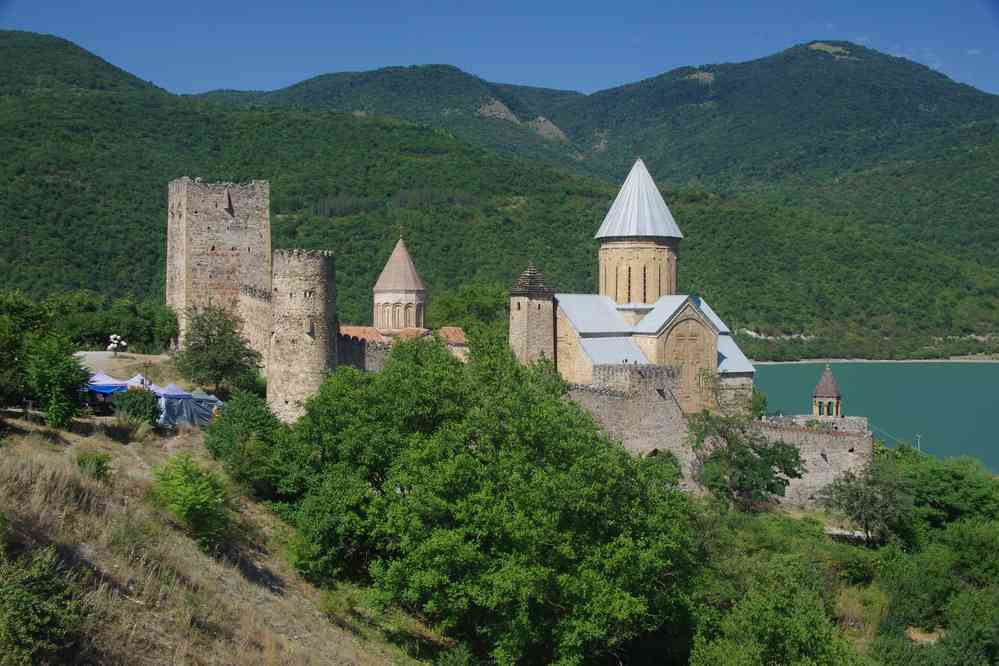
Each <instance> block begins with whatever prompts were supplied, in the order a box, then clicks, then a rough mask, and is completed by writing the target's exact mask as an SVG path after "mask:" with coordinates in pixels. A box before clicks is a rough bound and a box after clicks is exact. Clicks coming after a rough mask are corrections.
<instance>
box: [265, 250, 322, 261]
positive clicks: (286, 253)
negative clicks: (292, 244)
mask: <svg viewBox="0 0 999 666" xmlns="http://www.w3.org/2000/svg"><path fill="white" fill-rule="evenodd" d="M333 256H334V253H333V250H311V249H306V248H292V249H285V250H274V259H278V258H279V257H280V258H281V259H284V260H302V259H322V258H332V257H333Z"/></svg>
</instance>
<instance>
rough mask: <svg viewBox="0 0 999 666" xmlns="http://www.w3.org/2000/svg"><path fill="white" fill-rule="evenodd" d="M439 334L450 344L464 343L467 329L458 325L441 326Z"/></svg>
mask: <svg viewBox="0 0 999 666" xmlns="http://www.w3.org/2000/svg"><path fill="white" fill-rule="evenodd" d="M437 335H439V336H440V337H441V338H443V340H444V342H446V343H447V344H449V345H464V344H467V343H466V342H465V329H463V328H460V327H458V326H441V327H440V328H439V329H438V330H437Z"/></svg>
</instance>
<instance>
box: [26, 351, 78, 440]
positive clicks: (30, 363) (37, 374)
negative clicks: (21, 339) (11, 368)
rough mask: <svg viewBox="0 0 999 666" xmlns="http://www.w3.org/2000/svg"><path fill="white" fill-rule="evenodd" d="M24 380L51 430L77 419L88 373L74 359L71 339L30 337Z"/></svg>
mask: <svg viewBox="0 0 999 666" xmlns="http://www.w3.org/2000/svg"><path fill="white" fill-rule="evenodd" d="M25 350H26V352H25V379H26V382H27V385H28V388H29V389H30V390H31V393H32V395H33V396H34V397H35V398H37V399H38V401H39V402H40V403H41V407H42V410H43V411H44V412H45V420H46V422H47V423H48V424H49V425H50V426H52V427H65V426H67V425H69V423H70V421H72V420H73V417H74V416H76V414H77V411H78V410H79V405H80V389H81V388H82V387H83V386H84V385H85V384H86V383H87V378H88V376H89V374H88V373H87V371H86V370H84V369H83V367H82V366H81V365H80V362H79V361H78V360H77V359H76V357H75V356H73V352H74V351H76V349H75V347H74V346H73V343H72V342H70V340H69V338H65V337H62V336H59V335H53V334H32V335H29V336H28V338H27V341H26V344H25Z"/></svg>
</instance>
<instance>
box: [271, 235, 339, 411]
mask: <svg viewBox="0 0 999 666" xmlns="http://www.w3.org/2000/svg"><path fill="white" fill-rule="evenodd" d="M273 265H274V269H273V270H274V272H273V278H272V279H273V287H272V290H271V307H272V311H271V313H272V314H271V316H272V328H271V338H270V353H269V355H268V362H267V403H268V404H269V405H270V407H271V410H272V411H273V412H274V413H275V414H276V415H277V416H278V418H280V419H281V420H283V421H294V420H295V419H297V418H298V417H299V416H301V415H302V414H303V413H304V411H305V409H304V405H305V401H306V400H307V399H308V398H309V397H311V396H312V395H313V394H314V393H315V392H316V391H317V390H318V389H319V386H320V385H321V384H322V383H323V380H325V379H326V375H327V374H328V373H329V372H331V371H332V370H333V369H334V368H335V367H336V339H337V319H336V273H335V269H334V263H333V253H332V252H326V251H320V250H278V251H276V252H275V253H274V258H273Z"/></svg>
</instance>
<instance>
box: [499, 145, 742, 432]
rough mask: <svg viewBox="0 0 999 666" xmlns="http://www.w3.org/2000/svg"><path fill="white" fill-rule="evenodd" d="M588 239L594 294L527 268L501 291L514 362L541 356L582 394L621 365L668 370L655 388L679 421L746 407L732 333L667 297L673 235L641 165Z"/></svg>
mask: <svg viewBox="0 0 999 666" xmlns="http://www.w3.org/2000/svg"><path fill="white" fill-rule="evenodd" d="M596 238H597V239H598V240H599V242H600V249H599V251H598V256H597V262H598V280H599V289H598V291H599V293H597V294H569V293H557V292H554V291H553V290H551V289H550V288H549V287H548V286H546V284H545V281H544V278H543V276H542V274H541V272H540V271H539V270H538V269H537V268H536V267H535V266H534V265H533V264H532V265H530V266H528V268H527V270H525V271H524V273H523V274H522V275H521V276H520V279H519V280H518V281H517V283H516V284H515V285H514V287H513V288H512V289H511V291H510V345H511V347H512V348H513V351H514V353H515V354H516V356H517V358H518V359H519V360H520V361H521V362H522V363H531V362H533V361H535V360H537V359H540V358H548V359H551V360H552V361H554V363H555V365H556V367H557V368H558V371H559V373H560V374H561V375H562V377H563V378H565V380H566V381H567V382H569V383H570V384H572V385H576V386H591V387H599V386H606V387H608V388H613V384H614V383H616V382H620V381H621V377H622V376H624V375H625V374H628V373H627V372H626V371H628V366H631V367H632V368H635V369H641V368H646V369H649V368H650V367H651V366H659V367H670V368H672V369H673V370H674V371H675V373H676V376H675V377H672V378H671V381H670V382H669V384H670V386H668V387H665V386H664V387H663V389H662V390H669V391H670V392H671V393H672V395H673V396H674V397H675V400H676V403H677V404H678V406H679V408H680V409H681V410H682V412H684V413H688V414H689V413H692V412H698V411H701V410H702V409H715V408H716V407H718V406H720V405H728V404H737V403H747V404H748V401H749V400H750V398H751V395H752V388H753V377H754V374H755V369H754V368H753V364H752V363H750V362H749V359H747V358H746V356H745V354H743V353H742V350H740V349H739V346H738V345H737V344H736V342H735V340H734V338H733V337H732V331H731V330H730V329H729V327H728V326H727V325H726V324H725V322H724V321H723V320H722V319H721V317H719V316H718V314H717V313H715V311H714V310H713V309H712V308H711V306H710V305H708V303H707V302H706V301H705V300H704V299H702V298H699V297H698V296H695V295H687V294H678V293H677V269H678V264H679V251H680V241H681V240H682V239H683V234H682V233H681V232H680V228H679V226H678V225H677V223H676V220H675V219H674V218H673V214H672V213H671V212H670V209H669V207H668V206H667V205H666V201H665V200H664V199H663V197H662V194H661V193H660V192H659V189H658V188H657V187H656V184H655V182H654V181H653V179H652V176H651V175H650V174H649V172H648V169H646V167H645V163H644V162H642V160H641V159H639V160H638V161H637V162H635V164H634V166H633V167H632V169H631V172H630V173H629V174H628V177H627V178H626V179H625V181H624V185H622V187H621V190H620V191H619V192H618V195H617V198H616V199H615V200H614V203H613V204H612V205H611V207H610V210H609V211H608V212H607V216H606V217H605V218H604V221H603V224H601V225H600V228H599V229H598V230H597V233H596ZM646 374H649V373H648V372H646ZM629 381H630V380H629Z"/></svg>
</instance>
